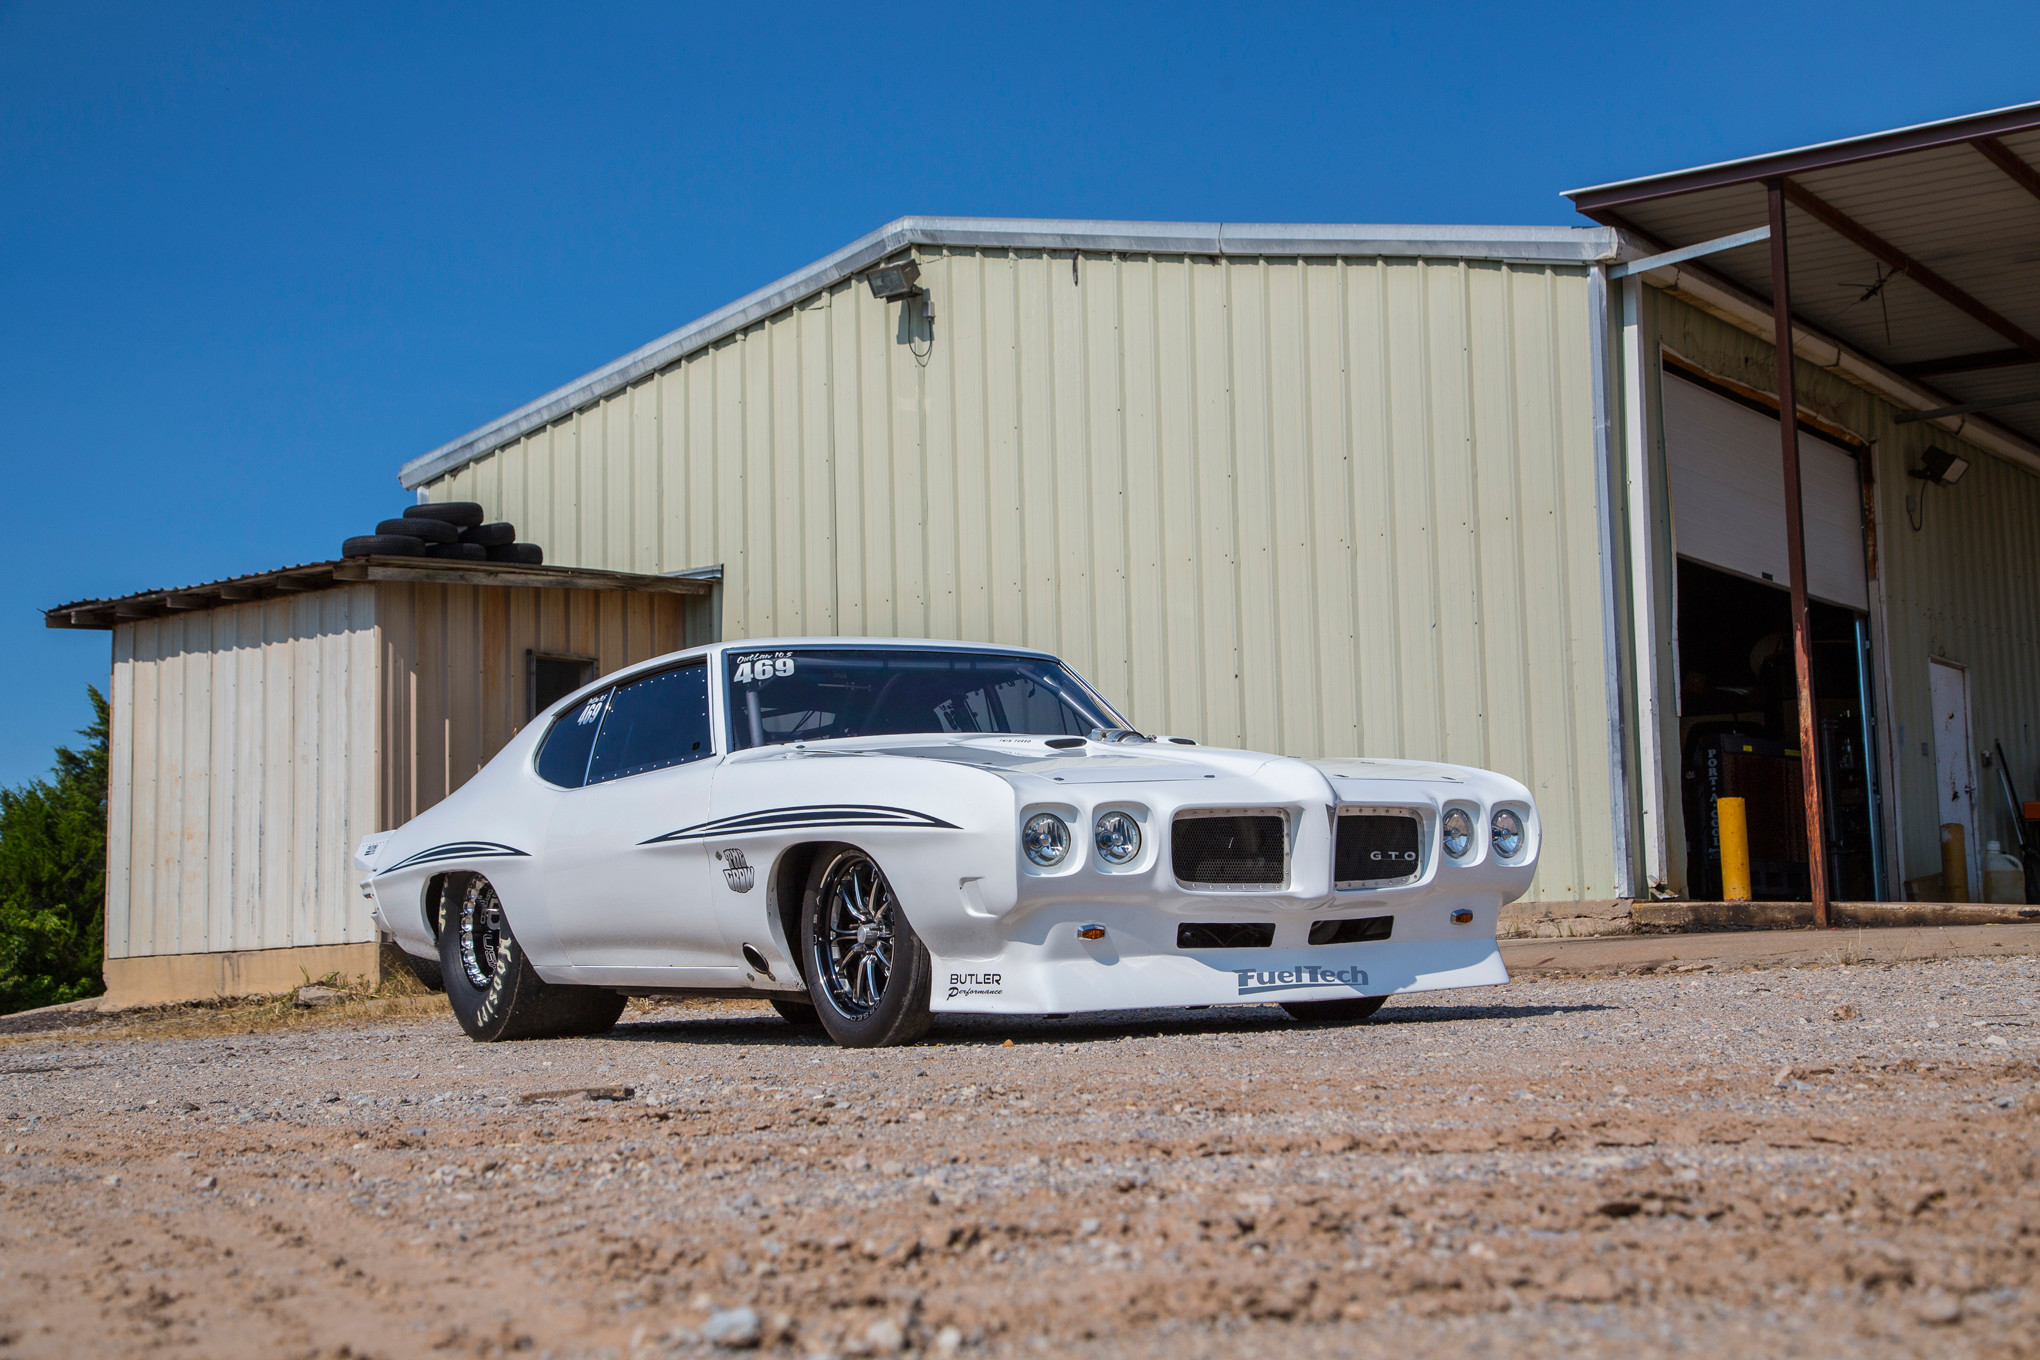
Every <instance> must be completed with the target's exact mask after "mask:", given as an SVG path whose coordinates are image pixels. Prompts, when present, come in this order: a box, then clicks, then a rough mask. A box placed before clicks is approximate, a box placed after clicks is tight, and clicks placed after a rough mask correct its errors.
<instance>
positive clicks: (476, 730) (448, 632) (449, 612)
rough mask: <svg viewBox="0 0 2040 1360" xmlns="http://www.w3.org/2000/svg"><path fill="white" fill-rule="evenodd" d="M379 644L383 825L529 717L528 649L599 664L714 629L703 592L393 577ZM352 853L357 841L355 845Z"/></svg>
mask: <svg viewBox="0 0 2040 1360" xmlns="http://www.w3.org/2000/svg"><path fill="white" fill-rule="evenodd" d="M378 589H379V590H380V592H381V594H380V595H379V596H378V599H377V612H376V624H377V627H376V645H377V648H378V660H379V663H380V666H381V671H382V674H383V676H384V677H385V684H384V685H383V687H382V691H381V697H380V701H379V704H380V707H379V712H378V714H377V722H378V723H379V725H380V731H381V749H382V752H383V758H382V760H381V762H380V765H379V766H378V774H379V779H378V782H377V787H376V801H375V804H374V806H375V808H376V824H375V826H373V827H368V828H364V833H363V834H366V833H367V832H368V831H374V830H383V829H387V828H390V827H396V826H401V825H402V824H403V823H404V822H406V821H408V820H409V819H411V818H412V817H415V816H417V815H418V814H419V813H420V812H423V811H424V810H425V809H426V808H429V807H431V806H432V805H433V804H434V803H437V802H438V801H439V800H440V799H442V798H444V797H446V795H447V794H449V793H451V792H453V791H454V790H455V789H457V788H459V787H460V786H461V785H462V784H465V783H466V782H467V781H468V779H469V778H470V777H472V776H473V775H474V773H475V772H476V771H477V770H479V769H481V768H482V766H483V765H485V764H487V763H488V761H489V758H490V757H492V756H494V755H495V754H496V752H498V751H500V750H502V749H503V746H504V744H505V743H506V742H508V741H509V740H510V738H511V737H513V736H515V735H516V734H517V733H518V732H519V731H520V730H521V729H522V728H523V727H524V724H525V722H526V720H527V711H528V704H529V697H528V690H527V688H526V677H525V653H526V652H527V651H529V650H532V649H536V650H538V651H541V652H552V653H567V654H571V655H576V656H591V657H594V658H595V659H596V668H595V670H596V674H598V675H604V674H607V673H608V672H610V671H613V670H616V669H618V668H619V667H622V666H628V665H631V664H632V663H634V662H638V661H644V660H648V659H650V658H651V657H655V656H660V655H662V654H664V653H666V652H675V651H679V650H680V649H682V648H683V647H690V646H694V645H697V644H699V643H702V642H706V641H708V640H709V639H708V638H707V637H705V636H698V635H690V633H689V620H690V618H692V619H694V620H695V622H694V625H693V627H694V631H695V633H696V634H699V633H701V632H704V631H705V630H704V629H703V628H702V626H701V622H700V614H701V603H699V602H698V597H691V596H685V595H666V594H657V593H639V592H627V591H614V590H603V591H593V590H560V589H542V588H529V587H525V588H508V587H500V586H463V585H445V584H436V583H431V582H420V583H412V582H384V583H383V584H381V585H380V586H379V587H378ZM350 853H351V848H350Z"/></svg>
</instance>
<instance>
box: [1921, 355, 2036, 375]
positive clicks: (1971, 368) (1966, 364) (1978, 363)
mask: <svg viewBox="0 0 2040 1360" xmlns="http://www.w3.org/2000/svg"><path fill="white" fill-rule="evenodd" d="M2024 364H2040V354H2032V353H2029V352H2028V351H2026V350H2023V349H1987V350H1984V351H1982V352H1981V353H1979V354H1950V355H1948V356H1947V357H1946V358H1944V359H1921V360H1920V361H1919V362H1917V363H1911V364H1894V365H1893V366H1892V369H1891V371H1892V372H1893V373H1896V374H1898V376H1899V377H1901V378H1938V377H1940V376H1941V375H1942V374H1943V373H1980V372H1982V371H1983V370H1984V369H1987V368H2017V367H2019V366H2021V365H2024Z"/></svg>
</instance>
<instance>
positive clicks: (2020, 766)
mask: <svg viewBox="0 0 2040 1360" xmlns="http://www.w3.org/2000/svg"><path fill="white" fill-rule="evenodd" d="M1645 296H1646V299H1647V302H1648V305H1649V306H1650V307H1651V308H1652V310H1653V314H1654V327H1655V329H1654V334H1655V336H1656V338H1658V339H1659V340H1661V341H1662V342H1663V343H1664V344H1665V345H1667V346H1669V347H1670V348H1672V349H1673V350H1676V351H1678V352H1679V353H1680V354H1681V355H1683V356H1684V357H1686V358H1687V359H1689V360H1691V361H1693V362H1694V363H1696V364H1698V365H1700V366H1701V367H1703V368H1705V369H1707V370H1708V371H1709V372H1712V373H1716V374H1719V375H1721V376H1723V377H1726V378H1729V379H1732V380H1734V381H1736V382H1740V383H1743V384H1744V385H1746V386H1749V387H1753V388H1756V389H1759V390H1761V391H1765V392H1770V391H1774V390H1775V389H1776V385H1777V384H1776V383H1775V381H1774V379H1773V361H1772V357H1771V346H1770V345H1769V344H1768V343H1767V342H1765V341H1763V340H1761V339H1759V338H1757V337H1755V336H1753V335H1750V334H1748V333H1747V332H1745V331H1742V330H1739V329H1737V328H1736V327H1734V326H1731V325H1729V324H1728V323H1727V322H1725V321H1722V320H1720V319H1718V318H1716V317H1713V316H1710V315H1708V314H1707V313H1705V312H1702V311H1700V310H1699V309H1698V308H1695V307H1692V306H1690V305H1688V304H1686V303H1685V302H1683V301H1681V300H1679V299H1677V298H1674V297H1670V296H1668V295H1666V294H1664V293H1662V292H1660V291H1658V290H1657V289H1646V290H1645ZM1795 382H1796V385H1797V388H1798V396H1799V402H1800V405H1801V407H1802V408H1803V409H1805V410H1807V411H1810V412H1813V413H1816V414H1818V415H1820V416H1822V417H1824V418H1825V419H1828V420H1830V421H1833V422H1834V423H1835V424H1837V425H1839V426H1841V427H1842V428H1844V429H1846V430H1849V431H1852V432H1853V433H1855V434H1857V435H1859V436H1861V437H1863V438H1865V439H1868V440H1870V441H1871V444H1872V447H1873V450H1874V468H1875V474H1876V479H1877V483H1876V489H1875V503H1876V507H1877V510H1876V523H1875V524H1874V525H1873V526H1872V528H1873V531H1874V541H1875V544H1876V565H1877V578H1878V579H1877V581H1876V583H1875V586H1874V588H1873V601H1876V600H1879V599H1880V597H1881V609H1873V614H1872V627H1873V631H1875V632H1876V633H1878V634H1880V636H1879V637H1878V642H1879V652H1880V655H1881V657H1882V658H1883V659H1884V660H1885V662H1886V663H1887V671H1888V673H1887V674H1880V675H1878V676H1876V677H1875V679H1876V683H1877V684H1878V686H1880V687H1881V688H1882V689H1883V690H1885V691H1886V692H1885V693H1884V695H1883V698H1884V700H1885V712H1886V713H1887V714H1888V715H1889V717H1888V720H1887V722H1886V723H1885V724H1884V726H1885V730H1884V732H1883V738H1884V741H1885V745H1886V754H1887V756H1888V757H1889V759H1888V763H1887V766H1886V769H1887V770H1888V771H1893V772H1895V773H1896V775H1897V779H1896V781H1895V788H1887V790H1886V797H1887V800H1893V801H1895V804H1896V807H1895V811H1896V814H1897V816H1896V821H1897V828H1896V829H1897V830H1898V831H1899V833H1900V857H1901V858H1900V864H1899V871H1900V877H1901V878H1902V879H1904V878H1916V877H1920V876H1923V875H1927V874H1933V873H1938V872H1939V871H1940V867H1941V850H1940V838H1939V827H1940V823H1941V821H1942V817H1941V816H1940V811H1939V807H1938V803H1937V798H1936V791H1935V787H1934V785H1935V775H1934V758H1933V754H1932V752H1933V740H1932V736H1933V727H1932V715H1931V713H1930V707H1931V705H1930V701H1929V698H1928V692H1927V658H1929V657H1936V656H1937V657H1944V658H1947V659H1949V660H1952V661H1959V662H1962V663H1963V664H1965V665H1967V666H1968V667H1969V689H1970V698H1969V701H1970V721H1971V728H1972V734H1973V736H1974V737H1975V739H1976V742H1977V745H1978V747H1979V748H1980V749H1988V747H1989V743H1990V742H1992V741H1993V740H2002V741H2003V742H2004V744H2005V752H2006V754H2007V756H2008V757H2010V760H2011V765H2012V770H2013V773H2014V776H2015V777H2016V778H2017V780H2018V781H2019V784H2020V786H2021V787H2020V792H2021V794H2022V795H2023V796H2025V797H2028V798H2033V797H2040V792H2035V790H2034V786H2035V784H2036V783H2040V731H2036V730H2035V729H2036V727H2040V477H2035V476H2034V475H2033V474H2031V473H2029V472H2027V471H2025V470H2024V469H2022V468H2020V467H2017V466H2015V465H2013V464H2011V463H2009V462H2007V461H2005V460H2004V459H2001V458H1997V457H1995V456H1993V455H1990V454H1988V453H1985V452H1984V451H1982V450H1981V449H1978V448H1976V447H1974V446H1972V445H1969V444H1965V443H1964V442H1963V441H1961V440H1959V439H1956V438H1954V437H1953V436H1950V435H1948V434H1947V433H1945V432H1944V431H1940V430H1936V429H1933V428H1931V427H1929V426H1927V425H1926V424H1924V423H1912V424H1905V425H1899V424H1896V423H1895V422H1894V421H1893V416H1894V415H1895V414H1896V412H1895V411H1894V409H1893V408H1892V407H1891V406H1890V405H1888V404H1887V403H1885V402H1884V401H1882V400H1881V399H1879V398H1877V397H1874V396H1872V395H1871V394H1870V393H1868V392H1865V391H1864V390H1863V389H1862V388H1859V387H1856V386H1854V385H1853V384H1851V383H1849V382H1847V381H1845V380H1843V379H1842V378H1840V377H1837V376H1836V375H1834V374H1832V373H1828V372H1826V371H1824V370H1822V369H1820V368H1817V367H1815V366H1813V365H1811V364H1809V363H1807V362H1806V361H1805V360H1803V359H1801V360H1799V361H1798V367H1797V369H1796V376H1795ZM1931 444H1939V445H1940V446H1942V447H1944V448H1946V449H1949V450H1950V451H1951V452H1955V453H1959V454H1961V455H1962V456H1963V457H1965V458H1967V459H1969V461H1970V471H1969V473H1968V474H1967V475H1966V476H1965V477H1964V478H1963V479H1962V481H1961V482H1960V483H1959V484H1957V485H1956V486H1954V487H1952V488H1945V489H1944V488H1941V487H1931V488H1926V489H1925V495H1926V498H1927V501H1926V518H1925V524H1924V526H1923V528H1922V529H1921V530H1920V532H1918V533H1915V532H1913V529H1912V526H1911V524H1910V523H1909V522H1908V520H1907V518H1906V513H1905V498H1906V497H1907V496H1908V495H1914V494H1918V493H1920V492H1921V490H1922V484H1921V483H1920V482H1918V481H1917V480H1914V479H1912V478H1909V477H1908V476H1907V475H1906V471H1907V469H1908V468H1912V467H1917V466H1919V462H1920V455H1921V453H1922V451H1924V450H1925V449H1926V447H1927V446H1928V445H1931ZM1901 732H1902V737H1901ZM1922 742H1925V743H1926V744H1927V745H1926V754H1922V753H1921V743H1922ZM1977 775H1978V787H1977V792H1976V807H1977V823H1978V832H1979V839H1980V840H1989V839H1995V840H1999V841H2002V842H2005V843H2006V844H2009V843H2010V842H2011V839H2012V827H2011V822H2010V820H2009V817H2008V815H2007V813H2006V810H2005V806H2004V800H2003V798H2002V797H2001V796H2000V794H1999V791H1998V788H1997V780H1996V776H1995V773H1994V772H1992V771H1986V770H1983V769H1982V768H1981V767H1980V766H1979V767H1978V769H1977ZM1674 792H1676V790H1674ZM1673 806H1674V807H1676V801H1674V803H1673ZM1895 887H1896V885H1894V891H1895Z"/></svg>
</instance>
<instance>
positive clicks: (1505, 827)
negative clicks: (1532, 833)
mask: <svg viewBox="0 0 2040 1360" xmlns="http://www.w3.org/2000/svg"><path fill="white" fill-rule="evenodd" d="M1527 836H1528V833H1527V832H1526V830H1525V829H1524V826H1523V816H1522V814H1521V813H1519V812H1517V811H1516V810H1515V809H1514V808H1496V809H1495V810H1494V812H1493V814H1492V815H1490V816H1489V817H1488V844H1490V845H1492V846H1494V848H1495V857H1496V858H1497V859H1515V858H1516V857H1517V856H1518V855H1521V854H1522V853H1523V847H1524V845H1525V844H1526V842H1527Z"/></svg>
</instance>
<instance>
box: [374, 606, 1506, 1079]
mask: <svg viewBox="0 0 2040 1360" xmlns="http://www.w3.org/2000/svg"><path fill="white" fill-rule="evenodd" d="M1537 846H1538V823H1537V810H1536V808H1535V806H1534V805H1533V804H1532V803H1531V800H1530V795H1529V791H1528V790H1527V789H1525V788H1524V787H1523V786H1522V785H1521V784H1518V783H1517V782H1516V781H1514V780H1512V779H1508V778H1505V777H1503V776H1501V775H1498V774H1492V773H1488V772H1486V771H1482V770H1473V769H1465V768H1461V767H1457V766H1448V765H1429V764H1419V763H1416V762H1411V761H1393V760H1320V761H1303V760H1290V759H1286V758H1284V757H1281V756H1272V755H1263V754H1259V753H1256V752H1252V751H1233V750H1221V749H1218V748H1215V747H1206V746H1199V745H1197V744H1196V743H1195V742H1193V741H1191V740H1189V739H1187V738H1184V737H1146V736H1142V735H1141V734H1139V733H1137V732H1135V731H1133V730H1132V728H1131V727H1130V726H1129V725H1128V724H1127V722H1126V720H1125V719H1124V718H1122V717H1121V716H1120V715H1119V714H1118V713H1116V712H1114V711H1113V709H1112V706H1111V705H1110V704H1108V703H1106V702H1105V700H1104V699H1102V698H1101V697H1099V695H1098V693H1097V692H1096V691H1095V690H1093V689H1092V688H1091V687H1090V686H1089V685H1088V684H1086V683H1085V682H1084V681H1083V680H1082V679H1081V678H1079V677H1078V676H1077V675H1076V674H1075V673H1074V672H1072V671H1071V670H1070V669H1069V668H1068V667H1067V666H1065V665H1063V664H1062V663H1061V662H1060V661H1058V660H1057V659H1056V658H1054V657H1052V656H1048V655H1046V654H1044V653H1041V652H1033V651H1026V650H1021V649H1016V648H1008V647H993V646H988V645H982V644H975V643H944V642H920V641H876V640H867V639H857V640H849V639H841V638H837V639H805V640H790V641H777V642H748V643H742V644H736V643H730V644H722V645H718V646H713V647H706V648H700V649H697V650H694V651H690V652H682V653H679V654H676V655H673V656H667V657H661V658H660V659H658V660H656V661H650V662H646V663H644V664H642V665H639V666H634V667H632V668H630V669H628V670H625V671H622V672H619V673H618V674H615V675H612V676H609V677H607V678H605V679H603V680H600V681H598V682H596V683H595V684H593V685H591V686H589V687H587V688H586V689H583V690H581V691H579V692H578V693H576V694H573V695H570V696H568V697H567V698H566V699H563V700H561V701H560V702H559V703H557V704H555V705H553V707H552V708H551V709H549V710H547V711H546V712H545V713H544V714H542V715H541V716H540V717H539V719H538V720H536V721H534V722H533V723H531V724H530V726H528V727H527V728H525V730H524V731H523V732H522V733H520V734H519V735H518V736H517V737H515V738H514V739H512V740H511V742H510V743H509V745H507V746H505V747H504V748H503V750H502V751H501V752H500V753H498V754H497V756H496V757H495V759H493V760H491V761H490V762H489V764H488V765H487V767H486V768H484V769H483V770H482V771H481V772H480V773H478V774H477V775H476V776H475V777H474V778H473V779H471V780H469V781H468V782H467V783H466V784H465V785H463V786H462V787H461V789H460V790H459V791H458V792H456V793H454V794H453V795H452V796H451V797H449V798H448V799H446V800H445V801H444V802H442V803H440V804H439V805H438V806H436V807H434V808H432V809H430V810H429V811H427V812H425V813H423V814H422V815H420V816H418V817H416V818H414V819H413V820H412V821H410V822H409V823H407V824H406V825H405V826H403V827H402V828H401V829H399V830H397V831H393V832H386V833H383V834H380V835H376V836H372V837H369V838H368V839H367V840H365V841H364V842H363V843H362V846H361V849H360V852H359V854H358V856H357V864H358V866H359V868H360V869H361V870H362V871H363V872H364V873H365V874H366V875H367V877H366V879H365V880H364V884H363V887H364V891H365V892H366V893H367V894H368V896H369V897H370V899H371V900H372V901H373V902H374V904H375V907H374V910H375V919H376V922H377V924H378V925H379V926H381V927H382V929H384V930H387V931H388V932H389V933H390V934H391V935H392V936H394V937H395V939H396V941H397V943H398V944H399V945H400V946H402V948H403V949H404V950H405V951H406V952H407V953H409V954H410V955H412V956H413V957H414V958H415V959H416V960H418V961H419V962H420V963H421V964H422V965H423V967H422V968H421V972H430V971H433V970H434V969H436V970H437V972H438V973H439V974H440V975H441V976H442V977H443V980H444V983H445V986H446V990H447V993H448V995H449V996H450V998H451V999H452V1001H453V1007H454V1013H455V1014H456V1015H457V1016H458V1017H459V1019H460V1023H461V1025H462V1027H463V1028H465V1029H466V1030H467V1032H468V1033H469V1034H470V1035H472V1036H474V1037H475V1038H477V1039H511V1038H531V1037H539V1036H545V1035H559V1034H587V1033H594V1032H598V1031H600V1030H603V1029H606V1028H607V1027H608V1026H610V1025H611V1024H613V1023H615V1021H616V1017H617V1015H618V1013H619V1012H620V1011H621V1010H622V1007H623V1001H624V998H625V997H626V996H633V995H647V994H673V993H720V994H725V995H738V996H756V997H762V998H764V999H766V1000H769V1001H770V1002H772V1004H773V1005H774V1006H775V1007H776V1008H777V1009H778V1010H779V1012H780V1014H781V1015H783V1016H785V1017H786V1018H787V1019H788V1020H790V1021H794V1022H795V1023H806V1024H814V1023H817V1022H819V1023H820V1024H821V1025H822V1026H823V1027H824V1028H825V1029H827V1031H828V1033H829V1034H830V1035H831V1036H832V1037H833V1038H834V1039H835V1040H836V1041H837V1042H839V1043H842V1044H848V1045H855V1046H870V1045H878V1044H897V1043H906V1042H910V1041H912V1040H913V1039H916V1038H918V1037H919V1036H920V1035H922V1034H924V1033H925V1032H926V1031H927V1029H928V1026H929V1023H930V1019H931V1013H935V1012H943V1011H972V1012H980V1013H983V1012H993V1013H999V1014H1014V1015H1045V1014H1068V1013H1071V1012H1075V1011H1112V1010H1127V1009H1132V1008H1136V1007H1154V1006H1211V1005H1224V1004H1229V1003H1256V1002H1270V1001H1273V1002H1279V1003H1280V1004H1281V1005H1282V1006H1283V1007H1284V1008H1285V1009H1287V1010H1288V1011H1289V1012H1290V1013H1291V1014H1292V1015H1294V1016H1296V1017H1297V1018H1298V1019H1301V1020H1305V1021H1316V1022H1341V1021H1358V1020H1364V1019H1366V1018H1367V1017H1368V1016H1370V1015H1372V1014H1373V1013H1374V1012H1375V1010H1376V1009H1378V1008H1379V1007H1380V1005H1381V1003H1382V1001H1383V1000H1384V999H1385V998H1386V997H1388V996H1389V995H1391V994H1393V993H1397V992H1410V991H1425V990H1430V989H1434V988H1446V987H1474V986H1484V985H1489V984H1494V983H1501V982H1506V981H1507V980H1508V974H1507V972H1506V971H1505V969H1504V968H1503V966H1502V959H1501V953H1500V951H1499V949H1498V948H1497V946H1496V942H1495V918H1496V915H1497V913H1498V912H1499V910H1500V908H1501V906H1502V904H1503V903H1504V902H1508V901H1511V900H1513V899H1514V898H1516V897H1518V896H1520V895H1521V894H1522V893H1523V892H1524V891H1525V890H1526V889H1527V888H1528V887H1529V886H1530V879H1531V875H1532V873H1533V872H1534V870H1535V868H1536V863H1537Z"/></svg>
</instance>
